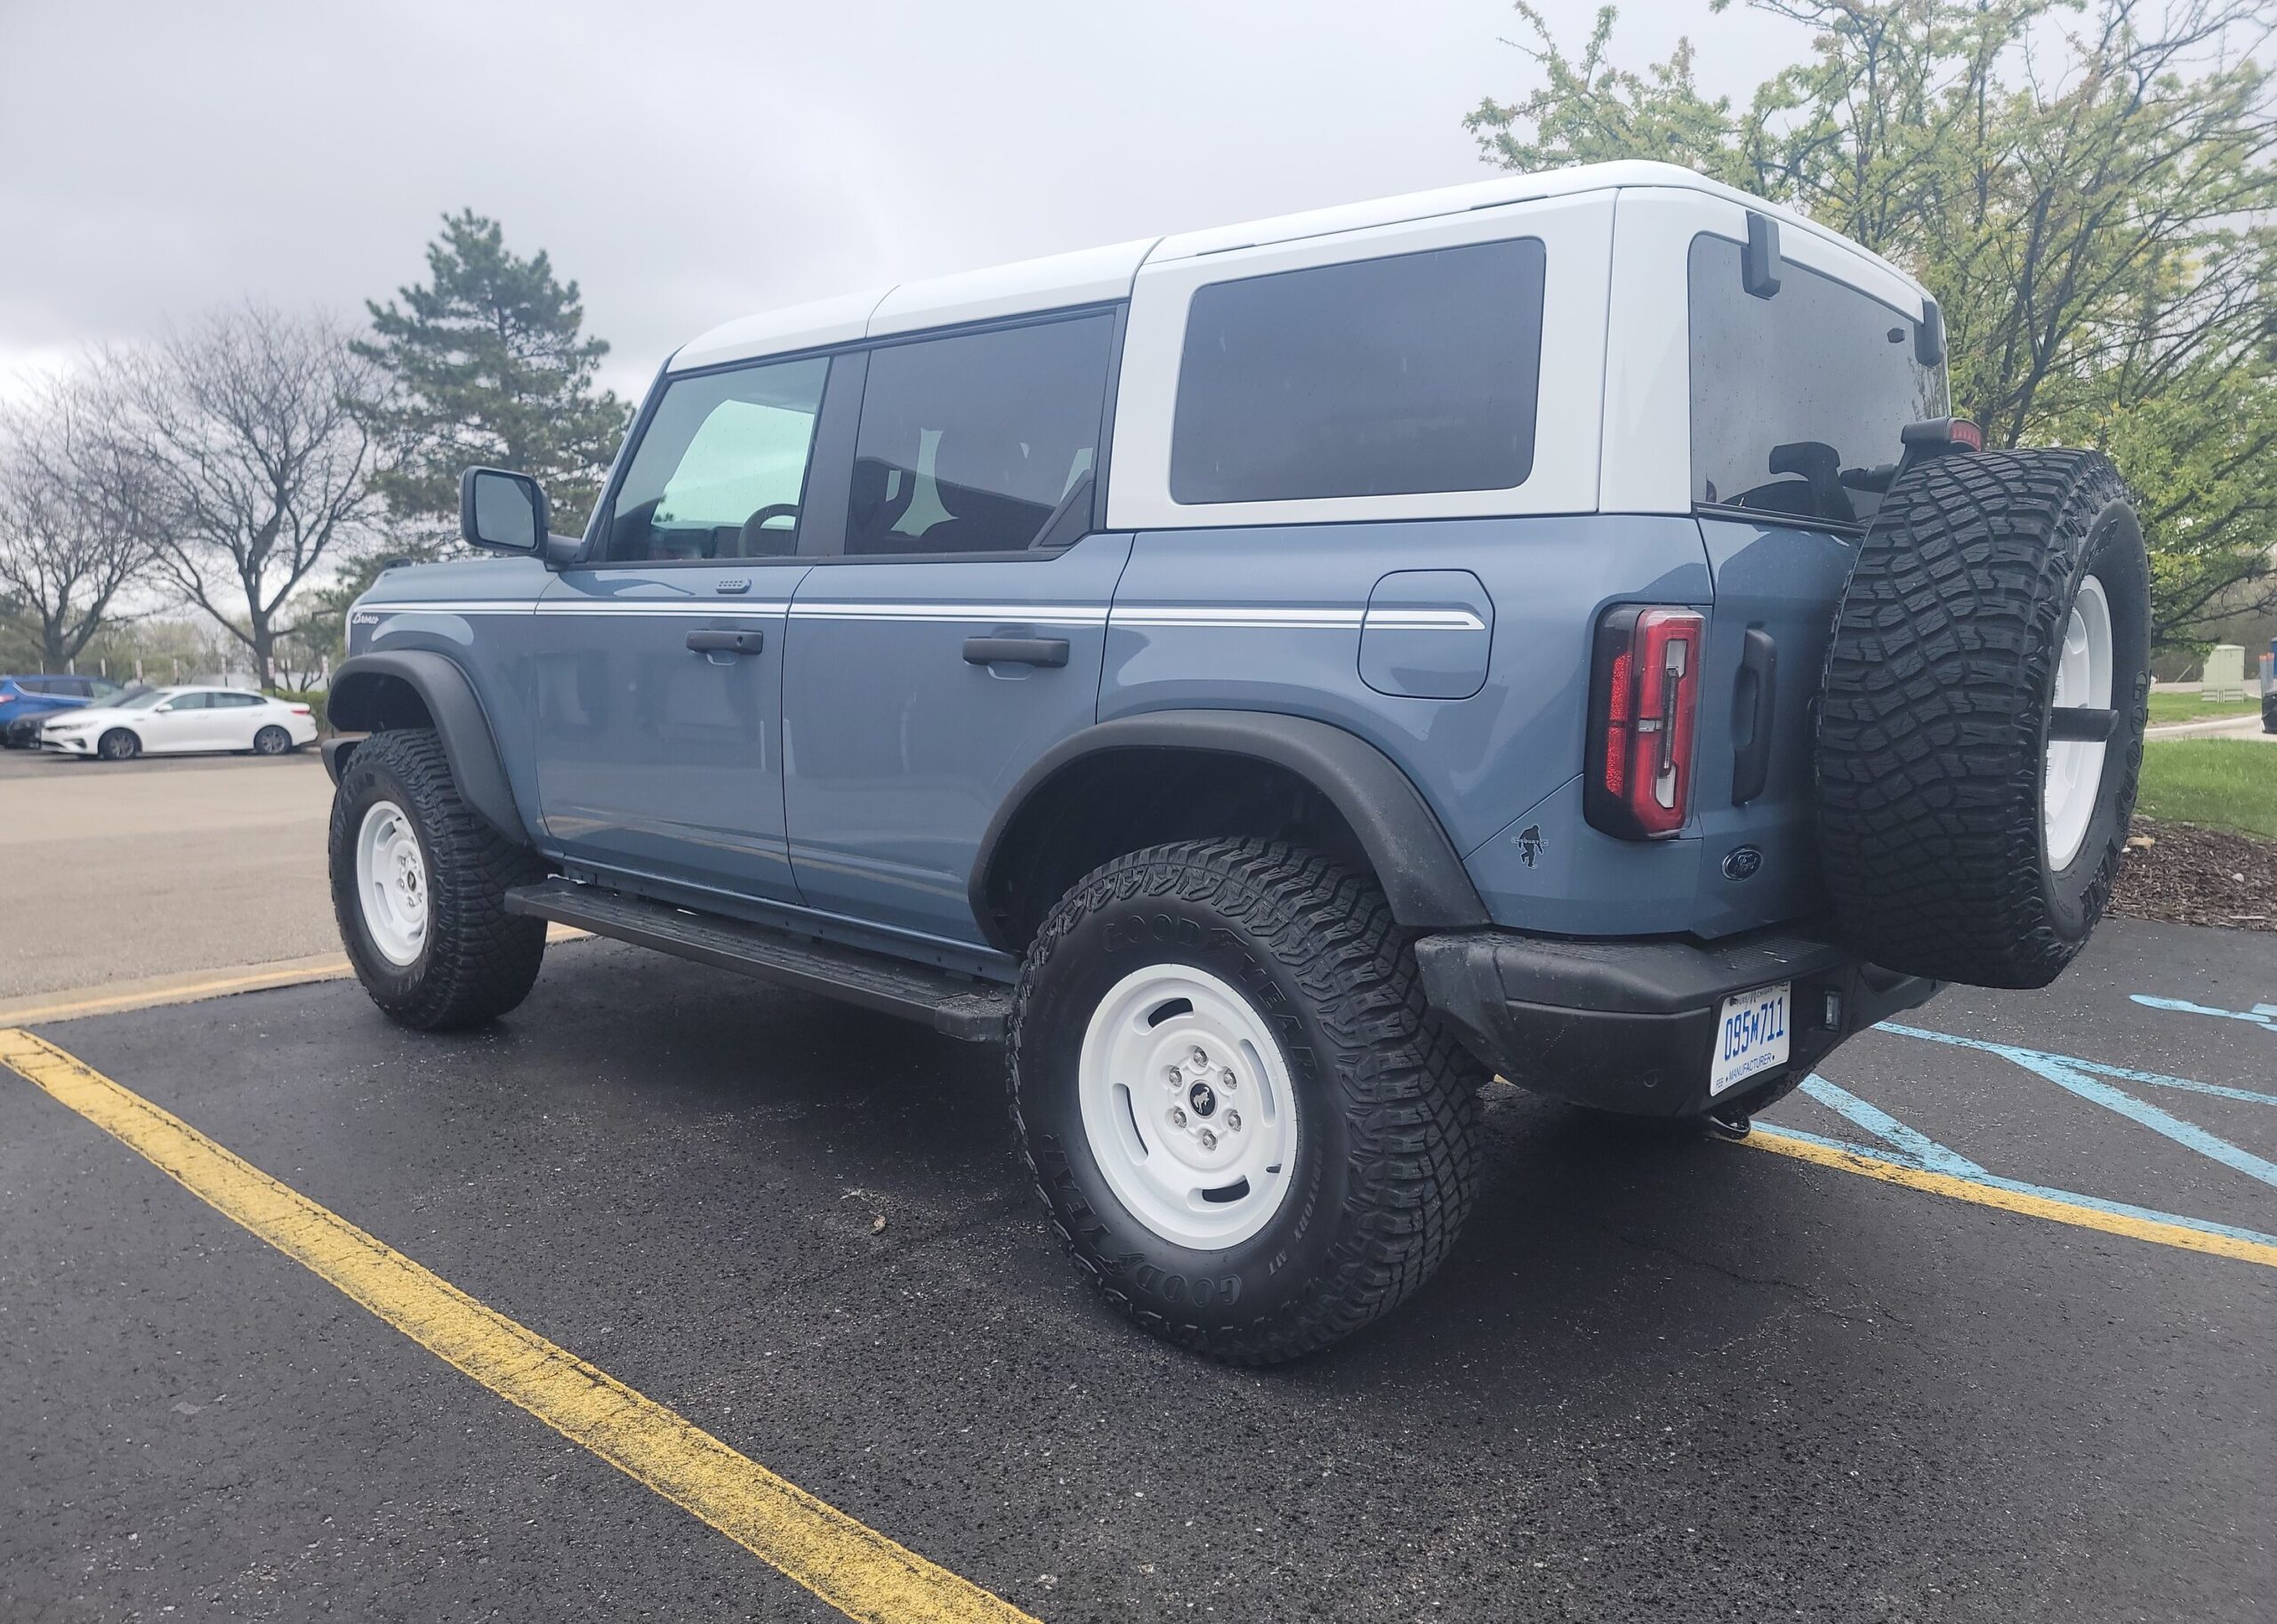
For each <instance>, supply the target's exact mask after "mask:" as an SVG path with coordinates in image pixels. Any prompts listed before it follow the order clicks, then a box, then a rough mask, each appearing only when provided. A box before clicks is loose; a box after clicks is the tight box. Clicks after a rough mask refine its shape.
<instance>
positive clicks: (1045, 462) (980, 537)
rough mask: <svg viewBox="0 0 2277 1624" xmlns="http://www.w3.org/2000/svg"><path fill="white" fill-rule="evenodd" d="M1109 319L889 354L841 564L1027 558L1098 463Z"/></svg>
mask: <svg viewBox="0 0 2277 1624" xmlns="http://www.w3.org/2000/svg"><path fill="white" fill-rule="evenodd" d="M1113 349H1114V318H1113V317H1112V316H1109V315H1106V314H1100V315H1096V316H1082V317H1077V318H1073V319H1070V320H1066V321H1051V322H1042V323H1038V324H1036V325H1034V326H1025V327H1002V328H998V329H996V330H995V331H994V332H987V333H958V334H949V335H947V336H945V337H943V338H931V339H921V340H918V341H916V342H912V343H906V344H888V345H884V346H882V347H881V348H880V349H878V350H874V351H873V352H872V353H871V356H870V376H869V382H868V384H867V385H866V386H865V388H864V390H863V391H862V424H861V428H860V429H859V430H858V431H857V434H856V436H855V444H854V488H853V493H852V499H851V501H850V502H849V506H848V512H847V521H846V551H848V552H849V553H894V552H1011V551H1019V550H1020V549H1022V548H1026V547H1029V546H1032V545H1034V543H1035V542H1036V540H1037V539H1038V537H1039V536H1040V535H1042V530H1043V527H1044V522H1045V520H1047V519H1050V517H1051V516H1052V513H1053V511H1054V510H1055V509H1057V508H1058V506H1059V505H1060V502H1062V500H1063V499H1072V500H1074V501H1075V502H1082V501H1083V500H1084V497H1083V494H1082V493H1081V492H1079V491H1078V489H1077V487H1078V486H1082V485H1084V484H1085V482H1086V481H1087V480H1088V479H1089V478H1090V474H1091V471H1092V470H1093V469H1094V468H1095V467H1096V466H1097V464H1098V446H1099V427H1100V422H1101V420H1102V419H1103V418H1104V416H1105V415H1106V374H1107V366H1108V362H1109V359H1110V357H1111V353H1112V351H1113Z"/></svg>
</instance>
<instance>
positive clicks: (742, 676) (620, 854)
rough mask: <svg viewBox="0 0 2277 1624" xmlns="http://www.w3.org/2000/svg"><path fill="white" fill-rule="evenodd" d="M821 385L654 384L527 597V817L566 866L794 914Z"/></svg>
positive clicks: (769, 378)
mask: <svg viewBox="0 0 2277 1624" xmlns="http://www.w3.org/2000/svg"><path fill="white" fill-rule="evenodd" d="M830 371H831V362H830V361H829V359H828V358H814V357H809V358H801V359H796V360H788V361H772V362H760V363H754V364H744V365H740V366H729V367H721V368H715V369H712V370H708V371H704V372H696V373H688V374H682V375H680V376H675V377H669V378H667V379H666V380H665V381H664V384H663V386H662V389H661V390H660V392H659V393H658V394H657V395H656V397H655V398H653V399H652V400H651V402H650V403H649V406H648V409H647V411H646V413H645V414H644V416H643V420H642V422H641V425H640V430H639V431H638V439H637V441H636V443H635V445H634V446H633V447H632V453H631V455H630V458H629V460H628V461H627V462H626V464H625V470H624V475H623V476H622V478H620V480H619V482H618V484H617V486H616V489H615V491H614V493H613V494H612V495H611V497H610V500H609V502H608V505H607V509H606V510H605V511H603V513H602V514H601V516H600V520H599V523H598V525H596V527H595V535H593V537H592V538H591V541H590V542H589V544H588V548H587V556H586V557H585V558H584V559H582V560H581V561H580V562H579V563H577V564H576V565H575V566H573V567H569V568H567V569H564V570H562V571H561V572H560V573H559V575H557V576H556V578H555V579H554V580H553V581H552V582H551V583H550V584H549V585H548V586H547V588H546V591H545V592H544V594H543V597H542V598H540V599H539V601H538V606H537V614H536V615H535V617H534V623H535V639H536V654H537V658H536V684H537V709H538V725H537V729H536V735H537V780H538V803H539V815H540V816H541V818H542V819H543V824H544V826H545V829H546V832H547V833H548V835H549V836H550V837H551V839H552V840H555V841H556V842H558V843H559V847H560V848H561V851H562V852H563V854H564V856H567V858H569V859H570V861H571V862H572V863H573V864H586V865H588V866H591V867H592V868H594V869H596V870H603V871H607V872H609V873H611V874H615V875H621V876H625V877H628V878H632V879H635V880H638V879H641V878H650V879H659V880H669V881H674V882H677V883H680V884H681V885H684V886H689V887H694V888H701V889H703V890H705V891H707V892H714V893H719V894H722V895H724V896H731V897H734V896H741V897H752V898H759V899H761V900H770V901H777V902H795V901H797V899H798V893H797V889H796V888H795V886H794V885H793V883H792V879H791V865H790V857H789V854H788V851H787V849H786V848H785V845H784V824H783V761H782V720H783V717H782V695H783V630H784V614H785V611H786V610H787V608H788V607H789V605H790V601H791V597H792V593H793V591H794V589H795V588H796V587H797V586H798V583H799V578H800V577H801V575H804V574H805V572H806V565H805V563H804V562H803V561H802V560H801V559H799V558H798V556H797V553H798V547H799V521H800V516H801V504H802V502H803V501H804V496H805V486H806V481H807V468H808V463H809V461H810V460H811V457H812V454H813V449H814V444H815V430H816V426H817V422H818V421H819V419H820V417H821V412H822V401H823V391H824V389H825V384H826V382H827V381H828V379H829V376H830Z"/></svg>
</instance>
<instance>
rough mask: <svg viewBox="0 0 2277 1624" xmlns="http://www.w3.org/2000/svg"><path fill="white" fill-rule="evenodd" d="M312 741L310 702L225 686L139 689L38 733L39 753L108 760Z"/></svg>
mask: <svg viewBox="0 0 2277 1624" xmlns="http://www.w3.org/2000/svg"><path fill="white" fill-rule="evenodd" d="M316 736H317V723H316V717H315V715H314V713H313V712H311V711H310V708H309V707H308V706H307V705H304V704H294V703H291V702H289V701H286V700H282V699H271V698H270V697H269V696H268V695H265V694H253V693H248V692H246V691H245V689H243V688H225V687H156V688H141V689H139V690H137V691H136V692H134V693H132V694H128V695H125V696H123V697H121V698H119V699H117V700H115V701H113V702H112V703H109V704H105V705H90V706H88V707H87V708H86V709H84V710H82V711H76V712H68V713H67V714H65V715H62V716H60V717H54V718H51V719H49V720H47V721H46V722H45V723H44V725H43V726H42V727H41V728H40V744H41V746H42V747H43V748H44V749H47V750H52V751H57V752H60V753H62V754H64V755H71V756H88V757H92V758H95V759H98V760H105V761H126V760H133V758H134V757H136V756H140V755H154V756H156V755H178V754H183V753H189V752H216V751H245V752H252V753H253V754H254V755H258V756H281V755H284V754H285V753H286V752H288V751H294V750H298V749H299V748H300V747H301V746H302V745H303V744H308V743H310V741H311V740H313V739H314V738H315V737H316Z"/></svg>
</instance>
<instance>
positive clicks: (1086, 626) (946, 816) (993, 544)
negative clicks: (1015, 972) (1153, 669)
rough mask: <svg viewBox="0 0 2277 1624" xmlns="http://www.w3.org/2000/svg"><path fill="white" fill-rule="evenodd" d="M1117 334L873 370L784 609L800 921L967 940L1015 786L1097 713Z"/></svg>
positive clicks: (1027, 330)
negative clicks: (812, 547)
mask: <svg viewBox="0 0 2277 1624" xmlns="http://www.w3.org/2000/svg"><path fill="white" fill-rule="evenodd" d="M1119 325H1120V315H1119V312H1118V311H1116V310H1098V309H1095V310H1086V311H1078V312H1074V313H1069V314H1063V315H1058V316H1054V317H1050V318H1042V319H1034V320H1026V321H1021V322H1018V323H1011V324H1003V325H998V326H990V327H983V328H970V329H962V330H957V331H953V332H945V333H944V332H935V333H930V334H915V335H912V336H910V337H908V338H905V339H899V340H896V341H892V342H881V343H878V344H875V345H873V346H872V347H871V348H870V350H868V353H867V361H866V366H867V380H866V382H865V386H864V388H863V391H862V409H861V417H860V425H859V428H858V430H857V435H856V442H855V447H854V467H853V477H852V488H851V491H850V494H849V501H848V503H847V517H846V521H845V525H844V527H843V533H842V534H841V535H840V536H838V537H837V538H835V540H836V544H835V545H834V546H833V548H832V549H831V551H830V552H829V554H828V555H827V556H824V557H820V558H817V559H816V560H815V563H814V567H813V569H812V570H811V571H810V572H809V574H808V575H807V576H806V578H805V579H804V580H803V581H801V583H800V586H799V591H798V594H797V596H796V598H795V599H793V603H792V606H791V615H790V626H789V630H788V634H787V637H786V639H785V646H786V650H787V653H786V656H785V663H784V677H783V695H784V739H785V760H786V761H787V763H788V769H789V778H788V785H787V807H788V815H789V824H790V835H791V862H792V866H793V870H794V871H795V872H796V875H797V879H798V884H799V889H800V892H801V895H802V896H803V897H804V898H805V900H806V902H807V903H808V904H809V906H812V907H816V908H820V909H824V910H826V911H829V912H840V913H847V914H851V915H855V916H857V917H859V918H861V919H863V920H865V921H871V922H874V923H878V924H882V925H886V926H889V927H892V928H894V929H899V930H902V931H905V932H912V933H917V934H921V935H924V936H929V937H940V938H945V939H947V940H949V941H952V942H956V943H962V944H977V943H978V942H979V941H980V940H981V937H980V932H979V929H978V925H977V924H976V922H975V921H974V918H973V913H972V909H971V906H970V903H969V902H968V900H967V896H966V886H967V882H968V880H969V877H970V871H971V868H972V864H973V860H974V858H975V856H976V855H977V853H978V849H979V844H980V838H981V835H982V833H983V832H985V830H986V827H987V824H988V821H989V818H990V816H992V815H993V814H994V811H995V809H996V808H997V805H998V804H999V802H1000V801H1001V800H1002V799H1003V796H1004V794H1005V793H1006V792H1007V791H1009V790H1010V787H1011V786H1012V784H1014V783H1015V782H1016V781H1017V780H1018V777H1019V776H1020V775H1021V773H1022V772H1024V771H1025V770H1026V768H1027V767H1028V766H1029V765H1030V764H1031V763H1032V762H1034V760H1035V759H1036V758H1037V757H1038V756H1040V755H1042V753H1043V752H1045V751H1047V750H1049V749H1050V747H1051V746H1052V745H1053V744H1057V743H1058V741H1059V740H1060V739H1062V738H1064V737H1065V736H1067V735H1068V734H1070V733H1073V732H1074V731H1076V730H1077V729H1079V728H1084V727H1087V726H1089V725H1090V723H1091V722H1092V721H1093V720H1095V718H1096V716H1097V712H1098V680H1099V666H1100V659H1101V651H1102V647H1103V645H1104V641H1105V636H1106V618H1107V607H1108V605H1109V604H1110V602H1111V601H1112V600H1113V599H1114V586H1115V581H1116V578H1117V577H1118V576H1119V575H1121V574H1122V567H1123V564H1124V561H1125V560H1126V559H1128V557H1129V555H1130V538H1129V537H1128V536H1122V535H1098V534H1095V533H1093V522H1092V520H1093V506H1094V498H1093V493H1094V492H1095V491H1096V489H1097V488H1098V478H1099V475H1100V470H1099V469H1098V459H1099V454H1100V447H1101V446H1102V445H1103V444H1104V443H1105V440H1104V438H1103V435H1104V429H1105V422H1106V403H1107V398H1108V381H1109V377H1110V374H1111V373H1112V371H1113V369H1114V356H1115V353H1116V344H1117V334H1118V328H1119Z"/></svg>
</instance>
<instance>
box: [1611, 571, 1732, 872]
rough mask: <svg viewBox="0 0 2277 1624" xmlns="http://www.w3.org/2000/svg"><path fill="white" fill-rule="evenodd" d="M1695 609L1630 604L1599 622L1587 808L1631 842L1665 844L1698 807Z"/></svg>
mask: <svg viewBox="0 0 2277 1624" xmlns="http://www.w3.org/2000/svg"><path fill="white" fill-rule="evenodd" d="M1707 629H1708V623H1707V619H1706V617H1705V616H1703V615H1702V614H1701V613H1700V612H1699V611H1698V610H1697V609H1683V608H1672V607H1639V606H1637V605H1635V604H1625V605H1623V606H1622V607H1619V608H1617V609H1611V610H1608V611H1607V612H1606V614H1605V618H1604V619H1603V620H1601V621H1599V622H1598V623H1597V647H1596V650H1595V655H1594V658H1593V660H1592V663H1591V669H1590V683H1589V769H1588V773H1587V776H1586V778H1585V780H1584V784H1585V789H1584V793H1583V796H1582V805H1583V809H1584V811H1585V812H1586V814H1587V816H1588V817H1589V822H1590V823H1592V824H1595V825H1596V826H1597V827H1598V828H1599V829H1602V830H1604V831H1605V832H1606V833H1607V834H1617V835H1620V836H1621V837H1622V838H1623V839H1624V840H1664V839H1666V838H1667V837H1668V836H1670V835H1672V834H1674V833H1676V832H1677V831H1678V830H1679V829H1681V828H1683V827H1684V820H1685V818H1686V815H1687V814H1688V813H1689V812H1690V810H1691V807H1692V767H1693V754H1694V740H1695V738H1696V736H1697V733H1698V728H1697V725H1696V723H1697V719H1698V716H1699V712H1700V659H1701V649H1702V647H1703V645H1704V643H1705V641H1706V633H1707Z"/></svg>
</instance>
